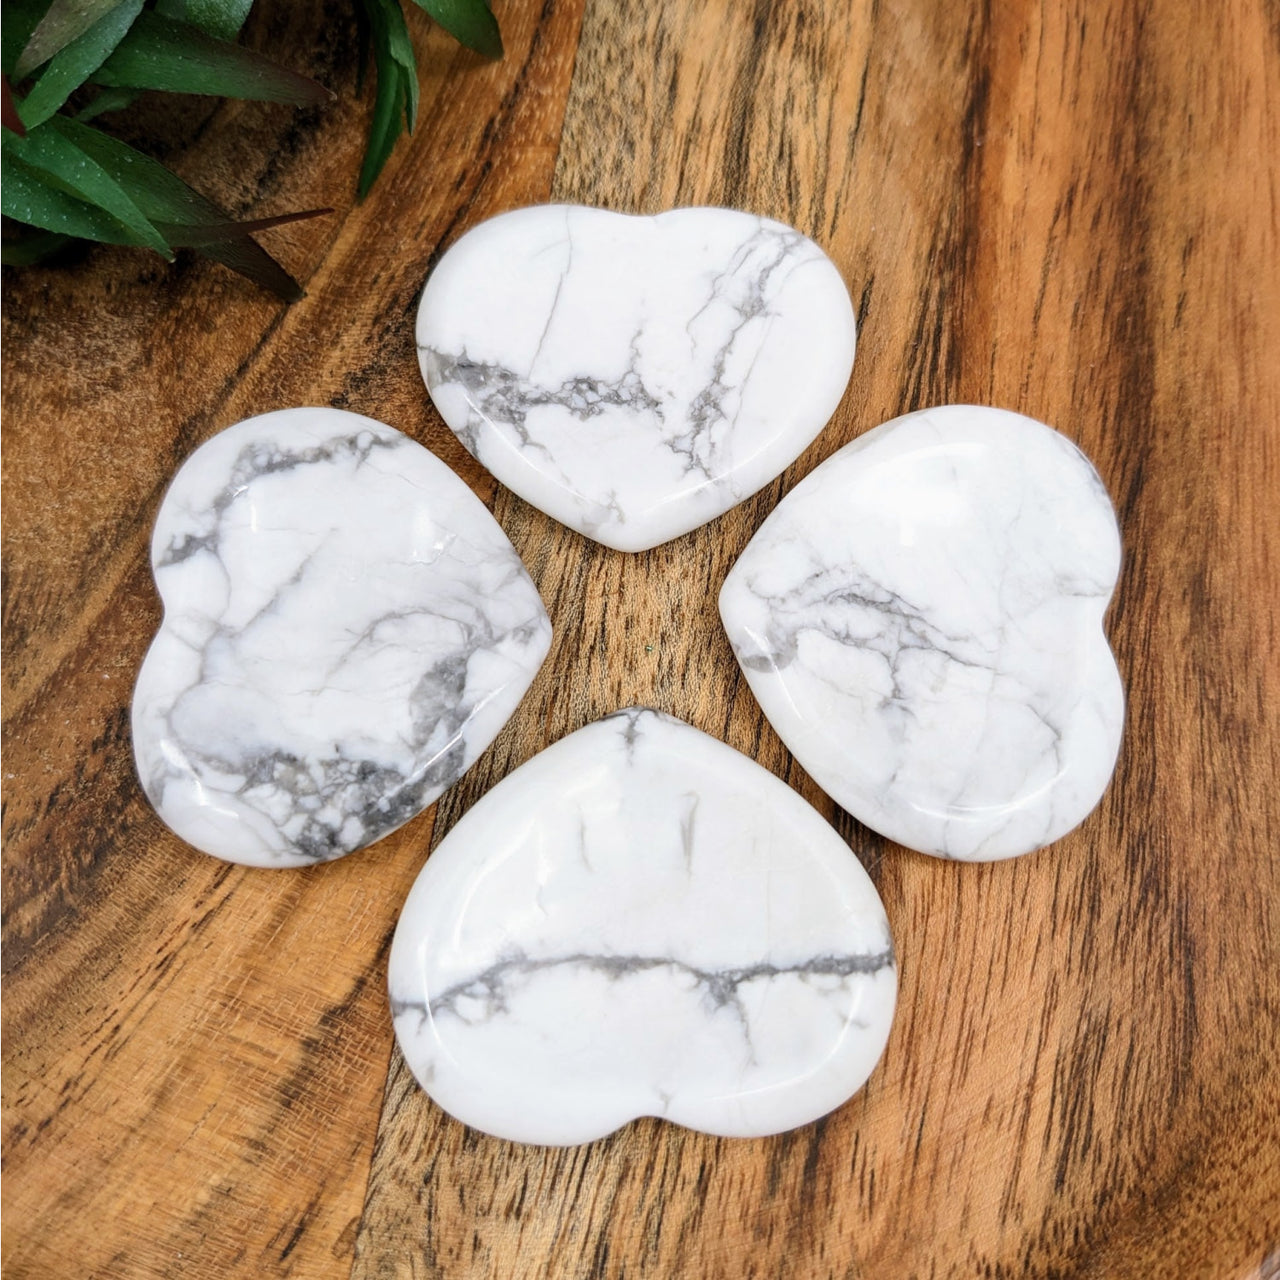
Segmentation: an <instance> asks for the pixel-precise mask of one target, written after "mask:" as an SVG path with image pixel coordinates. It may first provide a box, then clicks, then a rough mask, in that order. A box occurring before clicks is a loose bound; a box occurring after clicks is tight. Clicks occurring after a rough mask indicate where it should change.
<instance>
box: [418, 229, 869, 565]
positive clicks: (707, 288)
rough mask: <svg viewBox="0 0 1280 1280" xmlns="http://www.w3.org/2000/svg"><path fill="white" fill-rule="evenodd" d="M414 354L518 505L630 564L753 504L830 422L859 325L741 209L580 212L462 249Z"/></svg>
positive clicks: (820, 274)
mask: <svg viewBox="0 0 1280 1280" xmlns="http://www.w3.org/2000/svg"><path fill="white" fill-rule="evenodd" d="M417 344H418V354H419V361H420V364H421V367H422V373H423V377H424V378H425V380H426V383H427V387H428V389H429V390H430V392H431V396H432V399H433V400H434V401H435V404H436V406H437V408H438V409H439V410H440V413H441V415H442V416H443V418H444V420H445V421H446V422H447V423H448V424H449V426H450V427H451V428H452V429H453V430H454V431H455V432H456V433H457V435H458V437H459V438H460V439H461V440H462V442H463V443H464V444H465V445H466V447H467V448H468V449H469V450H470V451H471V452H472V454H474V455H475V457H476V458H478V459H479V460H480V462H482V463H483V464H484V465H485V466H486V467H488V468H489V470H490V471H491V472H493V474H494V475H495V476H496V477H497V478H498V479H499V480H500V481H501V482H502V483H503V484H505V485H506V486H507V487H508V488H510V489H512V490H514V491H515V492H516V493H517V494H519V495H520V496H521V497H522V498H524V499H525V500H526V501H528V502H530V503H532V504H533V505H534V506H536V507H538V508H539V509H540V510H542V511H544V512H546V513H547V514H548V515H550V516H552V517H554V518H555V519H557V520H560V521H561V522H562V523H564V524H567V525H569V526H570V527H571V528H574V529H576V530H578V531H579V532H580V533H583V534H585V535H586V536H587V537H589V538H594V539H595V540H596V541H597V542H601V543H603V544H604V545H605V546H608V547H612V548H614V549H616V550H619V551H631V552H634V551H643V550H647V549H648V548H650V547H654V546H657V545H659V544H660V543H663V542H667V541H669V540H670V539H672V538H676V537H679V536H680V535H681V534H683V533H687V532H688V531H689V530H691V529H694V528H697V527H698V526H699V525H701V524H704V523H705V522H706V521H708V520H711V519H714V518H715V517H716V516H719V515H721V514H722V513H723V512H725V511H727V510H728V509H729V508H730V507H732V506H734V505H735V504H737V503H738V502H741V501H743V500H744V499H745V498H748V497H750V496H751V494H753V493H755V492H756V491H757V490H759V489H760V488H761V487H762V486H763V485H765V484H767V483H768V482H769V481H770V480H772V479H773V478H774V477H775V476H777V475H778V474H779V473H780V472H781V471H782V470H783V469H784V468H785V467H787V466H788V465H789V464H790V463H791V462H793V461H794V460H795V459H796V458H797V457H798V456H799V455H800V453H801V452H802V451H803V450H804V449H805V448H806V447H807V446H808V445H809V444H810V442H811V441H812V440H813V439H814V438H815V436H816V435H817V434H818V432H819V431H821V430H822V428H823V427H824V426H825V425H826V423H827V420H828V419H829V418H830V416H831V414H832V413H834V412H835V409H836V406H837V405H838V404H839V401H840V398H841V396H842V394H843V393H844V389H845V386H846V384H847V382H848V380H849V373H850V370H851V369H852V367H853V355H854V346H855V323H854V314H853V306H852V303H851V301H850V298H849V293H848V290H847V289H846V287H845V284H844V281H843V280H842V278H841V276H840V273H839V271H838V270H837V268H836V267H835V265H834V263H832V261H831V260H830V259H829V258H828V257H827V256H826V254H824V253H823V252H822V250H821V249H820V248H819V247H818V246H817V245H816V244H814V242H813V241H812V240H809V239H808V238H807V237H805V236H803V235H802V234H801V233H800V232H798V231H796V230H794V229H793V228H791V227H788V226H785V225H784V224H782V223H779V222H773V221H771V220H769V219H766V218H760V217H756V216H754V215H752V214H747V213H742V212H740V211H737V210H733V209H710V208H691V209H676V210H672V211H670V212H668V213H663V214H659V215H657V216H652V217H639V216H632V215H627V214H619V213H611V212H607V211H605V210H601V209H590V208H582V207H578V206H570V205H542V206H536V207H534V208H529V209H519V210H516V211H514V212H511V213H507V214H502V215H500V216H499V217H496V218H492V219H490V220H489V221H487V222H484V223H481V224H480V225H479V226H477V227H475V228H474V229H472V230H471V231H469V232H468V233H467V234H466V235H464V236H463V237H462V238H461V239H460V240H459V241H458V242H457V243H456V244H455V245H454V246H453V247H452V248H450V249H449V250H448V252H447V253H446V254H445V255H444V256H443V257H442V258H441V260H440V262H439V263H438V264H437V266H436V268H435V270H434V271H433V273H432V275H431V277H430V279H429V280H428V281H427V284H426V287H425V289H424V290H423V295H422V301H421V304H420V306H419V310H418V321H417Z"/></svg>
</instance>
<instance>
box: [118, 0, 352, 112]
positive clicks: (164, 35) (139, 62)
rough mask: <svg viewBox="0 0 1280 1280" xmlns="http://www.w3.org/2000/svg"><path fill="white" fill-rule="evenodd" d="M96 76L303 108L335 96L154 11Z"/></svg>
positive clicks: (134, 28)
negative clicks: (286, 103) (282, 103)
mask: <svg viewBox="0 0 1280 1280" xmlns="http://www.w3.org/2000/svg"><path fill="white" fill-rule="evenodd" d="M93 79H94V80H95V81H96V82H97V83H98V84H105V85H111V86H113V87H117V88H129V89H167V90H169V91H170V92H173V93H204V94H212V95H214V96H216V97H229V98H252V99H254V100H256V101H259V102H288V103H292V104H293V105H294V106H297V107H302V106H315V105H316V104H318V103H321V102H327V101H329V100H330V99H331V98H332V97H333V94H331V93H330V92H329V90H328V89H326V88H325V87H324V86H323V85H320V84H317V83H316V82H315V81H314V80H311V79H309V78H308V77H307V76H303V75H299V74H298V73H297V72H296V71H290V70H288V69H287V68H286V67H281V66H278V65H277V64H276V63H274V62H272V61H271V60H270V59H268V58H264V57H263V56H262V55H261V54H259V53H254V52H253V51H252V50H249V49H242V48H241V47H240V46H239V45H235V44H229V43H228V42H227V41H225V40H215V39H214V38H213V37H212V36H207V35H205V34H204V32H203V31H201V30H199V29H198V28H197V27H193V26H191V25H190V23H186V22H174V21H173V20H172V19H171V18H162V17H161V16H160V15H159V14H156V13H151V12H150V11H144V12H143V13H142V14H141V15H140V16H139V18H138V20H137V21H136V22H135V23H134V24H133V26H132V28H131V29H130V31H129V34H128V35H127V36H125V38H124V39H123V40H122V41H121V42H120V45H119V47H118V48H117V49H116V51H115V52H114V53H113V54H112V55H111V57H109V58H108V59H107V60H106V62H104V63H103V64H102V66H101V67H100V68H99V69H98V71H97V73H96V74H95V75H94V77H93Z"/></svg>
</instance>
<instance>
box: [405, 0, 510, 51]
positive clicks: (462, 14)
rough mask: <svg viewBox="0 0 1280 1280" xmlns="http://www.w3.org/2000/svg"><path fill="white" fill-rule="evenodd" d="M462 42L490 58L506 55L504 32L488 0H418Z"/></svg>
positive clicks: (421, 7)
mask: <svg viewBox="0 0 1280 1280" xmlns="http://www.w3.org/2000/svg"><path fill="white" fill-rule="evenodd" d="M414 3H415V4H416V5H417V6H418V8H420V9H425V10H426V11H427V12H428V13H429V14H430V15H431V16H432V17H433V18H434V19H435V20H436V21H437V22H438V23H439V24H440V25H441V26H442V27H443V28H444V29H445V30H446V31H447V32H448V33H449V34H450V35H451V36H452V37H453V38H454V39H455V40H457V41H458V42H459V44H464V45H466V46H467V48H468V49H474V50H475V51H476V52H477V53H483V54H484V56H485V57H486V58H500V57H502V32H501V31H499V30H498V21H497V19H496V18H495V17H494V16H493V12H492V10H490V8H489V6H488V5H487V4H485V2H484V0H414Z"/></svg>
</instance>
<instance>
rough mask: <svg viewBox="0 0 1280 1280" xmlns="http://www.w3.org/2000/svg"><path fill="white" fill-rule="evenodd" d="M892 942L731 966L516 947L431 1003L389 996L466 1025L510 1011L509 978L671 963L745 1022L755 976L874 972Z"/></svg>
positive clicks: (889, 964) (887, 964)
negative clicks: (471, 1006) (463, 1008)
mask: <svg viewBox="0 0 1280 1280" xmlns="http://www.w3.org/2000/svg"><path fill="white" fill-rule="evenodd" d="M894 964H895V961H894V955H893V948H892V947H891V946H887V947H885V949H884V950H882V951H875V952H865V953H848V954H842V955H841V954H827V955H820V956H814V957H812V958H811V959H808V960H803V961H800V962H799V963H797V964H789V965H788V964H783V965H779V964H773V963H771V962H769V961H760V962H758V963H756V964H751V965H742V966H738V967H734V968H728V969H704V968H702V967H700V966H698V965H693V964H688V963H686V962H685V961H683V960H679V959H677V958H676V957H674V956H645V955H605V954H596V953H592V952H585V951H577V952H571V953H569V954H566V955H561V956H543V957H532V956H528V955H526V954H525V953H524V952H522V951H513V952H511V953H509V954H508V955H506V956H504V957H502V958H501V959H499V960H496V961H495V962H494V963H493V964H491V965H490V966H489V967H488V968H487V969H485V970H483V971H482V972H480V973H478V974H476V975H475V976H474V977H472V978H467V979H465V980H464V981H461V982H456V983H454V984H453V986H451V987H448V988H446V989H445V990H444V991H442V992H441V993H440V994H439V995H438V996H435V997H434V998H432V999H431V1000H430V1002H429V1006H428V1003H427V1002H426V1001H423V1000H404V999H399V998H395V999H393V1000H392V1002H391V1012H392V1016H393V1017H396V1018H398V1017H401V1016H402V1015H403V1014H406V1013H417V1014H418V1015H419V1017H420V1018H421V1019H422V1020H423V1021H424V1022H425V1020H426V1018H427V1017H428V1015H429V1016H430V1017H432V1018H437V1017H440V1016H443V1015H445V1014H449V1015H452V1016H453V1017H456V1018H458V1019H459V1020H460V1021H462V1022H464V1023H467V1024H468V1025H474V1024H475V1023H477V1022H485V1021H488V1020H489V1019H490V1018H493V1017H496V1016H500V1015H501V1014H504V1013H507V1012H509V1006H508V1003H507V998H508V994H509V990H508V988H509V984H510V982H511V981H512V980H513V979H515V980H518V979H521V978H531V977H536V976H538V975H539V974H542V973H547V972H550V971H553V970H556V969H578V970H580V971H583V972H586V973H598V974H603V975H604V976H605V977H606V978H608V979H610V980H611V981H619V980H621V979H623V978H629V977H634V976H635V975H636V974H640V973H648V972H651V971H653V970H655V969H670V970H672V971H674V972H675V973H677V974H682V975H684V976H687V977H689V978H692V979H693V982H694V985H695V986H696V987H697V988H698V989H699V990H700V991H701V992H702V993H703V996H704V997H705V999H706V1000H707V1002H708V1004H709V1005H710V1006H711V1008H712V1009H713V1010H717V1009H722V1008H731V1009H732V1010H733V1011H734V1012H735V1013H736V1014H737V1015H738V1016H739V1017H740V1018H741V1019H742V1020H743V1022H744V1025H745V1022H746V1018H745V1010H743V1008H742V1005H741V998H740V992H741V989H742V987H743V986H745V985H747V984H748V983H752V982H761V981H772V980H773V979H775V978H781V977H788V976H795V977H799V978H802V979H804V978H837V979H840V980H844V979H848V978H851V977H855V976H873V975H875V974H877V973H880V972H881V971H882V970H885V969H892V968H893V967H894ZM463 1001H475V1002H478V1003H479V1004H480V1005H481V1012H480V1013H479V1014H478V1015H477V1016H475V1017H468V1016H467V1015H465V1014H463V1013H462V1012H460V1010H459V1005H460V1004H461V1003H462V1002H463Z"/></svg>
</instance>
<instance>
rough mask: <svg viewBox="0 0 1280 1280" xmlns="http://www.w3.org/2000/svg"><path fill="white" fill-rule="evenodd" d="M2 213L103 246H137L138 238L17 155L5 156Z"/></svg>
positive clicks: (1, 193) (20, 220)
mask: <svg viewBox="0 0 1280 1280" xmlns="http://www.w3.org/2000/svg"><path fill="white" fill-rule="evenodd" d="M0 212H3V213H4V215H5V217H6V218H13V219H15V220H16V221H18V222H25V223H26V224H27V225H28V226H32V227H40V228H42V229H43V230H45V231H53V232H57V233H58V234H59V235H66V236H79V237H80V238H81V239H82V240H99V241H101V242H103V243H104V244H137V243H138V238H137V236H135V235H134V234H133V232H132V231H130V230H129V228H128V227H126V226H124V225H123V224H122V223H121V222H119V221H118V220H117V219H115V218H113V217H112V216H111V215H110V214H109V213H106V212H105V211H104V210H102V209H99V208H95V207H94V206H93V205H88V204H85V203H84V201H83V200H77V199H76V198H75V197H74V196H70V195H68V194H67V193H66V192H65V191H63V190H61V189H60V188H58V187H53V186H50V185H49V184H48V182H47V181H46V180H45V178H44V175H43V174H40V173H38V172H36V171H35V170H34V169H32V168H30V167H29V166H28V165H26V164H24V163H23V162H22V160H21V159H20V158H19V157H18V156H15V155H6V156H5V161H4V183H3V185H0Z"/></svg>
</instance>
